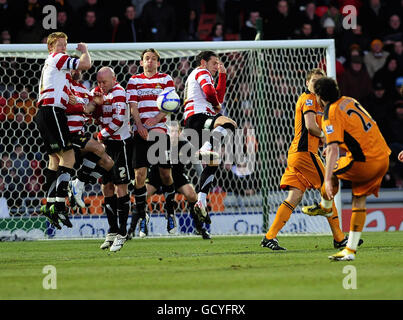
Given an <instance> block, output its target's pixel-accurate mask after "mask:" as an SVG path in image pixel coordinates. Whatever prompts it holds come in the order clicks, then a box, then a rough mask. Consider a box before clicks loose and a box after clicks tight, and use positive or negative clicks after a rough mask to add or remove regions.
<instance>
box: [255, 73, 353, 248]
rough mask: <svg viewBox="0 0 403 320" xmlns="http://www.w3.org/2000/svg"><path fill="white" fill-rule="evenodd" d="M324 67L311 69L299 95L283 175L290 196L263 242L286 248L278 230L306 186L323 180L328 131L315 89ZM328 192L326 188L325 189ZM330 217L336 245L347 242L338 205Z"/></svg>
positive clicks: (273, 246) (285, 187) (319, 183)
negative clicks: (321, 147) (322, 143)
mask: <svg viewBox="0 0 403 320" xmlns="http://www.w3.org/2000/svg"><path fill="white" fill-rule="evenodd" d="M324 76H325V73H324V71H323V70H321V69H313V70H311V71H309V72H308V74H307V77H306V85H307V87H308V90H307V91H305V92H304V93H303V94H302V95H301V96H300V97H299V99H298V101H297V104H296V111H295V136H294V140H293V141H292V143H291V146H290V148H289V150H288V159H287V168H286V169H285V172H284V174H283V176H282V178H281V182H280V187H281V188H282V189H285V190H288V196H287V199H286V200H285V201H284V202H283V203H282V204H281V205H280V207H279V208H278V210H277V213H276V217H275V219H274V221H273V223H272V224H271V226H270V229H269V231H268V232H267V233H266V235H265V237H264V238H263V240H262V241H261V246H262V247H265V248H269V249H272V250H285V248H283V247H281V246H280V245H279V244H278V240H277V238H276V237H277V234H278V232H279V231H280V230H281V229H282V228H283V227H284V225H285V224H286V222H287V221H288V219H289V218H290V216H291V214H292V212H293V211H294V209H295V207H296V206H297V205H298V204H299V203H300V202H301V200H302V197H303V195H304V192H305V190H307V189H320V188H321V187H322V184H323V177H324V166H323V164H322V161H321V159H320V157H319V155H318V148H319V145H320V140H321V139H323V137H324V134H323V132H322V131H321V129H320V127H319V125H318V123H321V118H322V113H323V109H322V108H321V107H320V105H319V104H318V103H317V102H316V98H315V95H314V94H313V93H312V91H313V85H314V84H315V82H316V81H317V80H318V79H320V78H322V77H324ZM323 192H324V190H323ZM333 207H334V210H333V211H332V212H331V213H330V214H329V217H327V219H328V222H329V225H330V228H331V230H332V233H333V238H334V247H335V248H342V247H344V246H345V245H346V243H347V238H345V237H344V234H343V232H342V231H341V230H340V226H339V219H338V215H337V209H336V207H335V206H333Z"/></svg>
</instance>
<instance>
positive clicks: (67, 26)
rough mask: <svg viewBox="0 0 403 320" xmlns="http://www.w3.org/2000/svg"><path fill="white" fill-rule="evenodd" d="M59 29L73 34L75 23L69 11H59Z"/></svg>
mask: <svg viewBox="0 0 403 320" xmlns="http://www.w3.org/2000/svg"><path fill="white" fill-rule="evenodd" d="M57 31H59V32H64V33H65V34H67V35H71V34H73V24H72V23H71V21H70V15H69V14H68V13H67V11H57Z"/></svg>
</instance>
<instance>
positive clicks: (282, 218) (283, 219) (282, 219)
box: [266, 201, 294, 239]
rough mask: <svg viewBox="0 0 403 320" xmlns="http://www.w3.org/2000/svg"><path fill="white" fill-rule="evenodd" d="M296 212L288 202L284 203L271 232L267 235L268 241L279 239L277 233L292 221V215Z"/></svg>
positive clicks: (279, 208)
mask: <svg viewBox="0 0 403 320" xmlns="http://www.w3.org/2000/svg"><path fill="white" fill-rule="evenodd" d="M293 211H294V207H293V206H292V205H291V204H289V203H288V202H287V201H284V202H283V203H282V204H281V205H280V206H279V207H278V210H277V213H276V217H275V218H274V221H273V223H272V224H271V226H270V229H269V231H267V233H266V238H267V239H273V238H275V237H277V233H278V232H279V231H280V230H281V229H282V228H283V227H284V225H285V224H286V223H287V221H288V219H290V216H291V213H292V212H293Z"/></svg>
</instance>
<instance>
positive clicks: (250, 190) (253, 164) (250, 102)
mask: <svg viewBox="0 0 403 320" xmlns="http://www.w3.org/2000/svg"><path fill="white" fill-rule="evenodd" d="M88 47H89V51H90V54H91V57H92V59H93V61H94V62H93V67H92V68H91V69H90V70H89V71H87V72H84V73H83V81H84V82H83V83H84V85H85V86H87V87H88V88H92V87H94V86H95V85H96V72H97V70H98V69H99V68H100V67H101V66H110V67H111V68H113V69H114V71H115V73H116V75H117V80H118V82H120V84H121V85H122V86H123V87H126V85H127V82H128V80H129V78H130V77H131V75H133V74H135V73H140V72H142V68H141V67H140V65H139V58H140V54H141V52H142V51H143V50H144V49H146V48H149V47H153V48H155V49H157V50H158V51H159V53H160V55H161V58H162V59H161V66H160V71H161V72H166V73H168V74H170V75H171V76H172V78H173V79H174V82H175V86H176V89H177V92H178V93H179V94H180V96H181V97H182V98H183V94H184V84H185V81H186V79H187V76H188V75H189V73H190V72H191V71H192V70H193V68H194V67H195V66H194V63H195V57H196V55H197V54H198V53H199V52H200V51H201V50H213V51H215V52H216V53H218V54H219V58H220V60H221V61H222V62H223V63H224V66H225V67H226V69H227V91H226V95H225V101H224V103H223V111H222V113H223V114H224V115H227V116H229V117H230V118H232V119H234V120H235V121H236V122H237V124H238V129H240V130H239V131H238V133H240V135H238V140H239V141H240V143H241V145H242V148H241V152H240V153H241V154H237V157H235V159H234V161H233V162H232V163H229V162H228V161H227V162H225V163H222V164H221V165H220V167H219V170H218V173H217V176H216V177H217V179H216V183H215V184H214V185H215V187H214V189H213V190H212V191H211V192H210V194H209V196H208V205H209V210H210V216H211V220H212V224H211V225H210V226H209V230H210V232H211V234H213V235H218V234H223V235H230V234H261V233H263V232H266V231H267V229H268V227H269V226H270V223H271V222H272V221H273V218H274V216H275V213H276V210H277V207H278V206H279V205H280V204H281V202H282V201H283V200H284V199H285V197H286V193H285V192H284V191H281V190H280V189H279V182H280V178H281V175H282V174H283V172H284V169H285V167H286V160H287V151H288V147H289V145H290V142H291V140H292V139H293V135H294V132H293V130H294V112H295V103H296V101H297V99H298V97H299V95H300V94H301V93H302V92H303V91H304V90H305V76H306V72H307V71H308V70H310V69H312V68H316V67H325V68H326V69H327V73H328V75H330V76H333V77H334V76H335V67H334V63H335V62H334V61H335V60H334V44H333V41H331V40H313V41H298V40H295V41H241V42H240V41H237V42H232V41H228V42H219V43H215V42H186V43H153V44H147V43H143V44H142V43H136V44H90V45H89V46H88ZM74 49H75V45H74V44H69V45H68V51H69V53H74ZM47 54H48V53H47V50H46V46H45V45H42V44H40V45H2V46H0V61H1V67H2V70H3V72H2V73H1V75H0V95H1V96H0V108H1V109H0V110H1V112H0V121H1V122H0V153H1V175H0V197H1V199H2V202H1V204H2V205H1V207H0V210H1V212H2V213H3V214H2V218H0V236H3V237H22V238H24V237H25V238H52V237H56V238H63V237H65V238H71V237H75V238H77V237H103V236H105V234H106V233H107V230H108V224H107V219H106V217H105V215H104V214H103V212H104V210H103V196H102V192H101V186H100V184H99V183H97V184H94V185H87V186H86V189H85V193H84V195H85V202H86V205H87V207H86V208H84V209H80V210H75V211H72V212H71V215H72V223H73V228H71V229H67V228H66V227H63V229H62V230H55V229H53V228H52V227H51V226H50V225H49V223H48V222H47V221H46V219H45V218H44V217H42V216H41V215H40V214H39V209H40V206H41V204H42V203H43V202H44V198H45V194H44V192H43V184H44V174H43V172H44V169H45V168H46V166H47V160H48V159H47V156H45V155H44V150H42V148H41V139H40V137H39V132H38V130H37V129H36V126H35V124H34V122H33V121H32V119H33V116H34V115H35V113H36V107H35V102H36V99H37V97H38V82H39V79H40V73H41V68H42V66H43V63H44V59H45V58H46V57H47ZM182 119H183V108H181V110H180V111H179V112H177V113H175V114H172V116H171V121H178V122H179V123H180V122H181V121H182ZM87 130H88V131H89V132H96V131H97V127H96V126H95V124H90V125H89V126H88V129H87ZM186 168H187V170H188V171H187V174H188V176H189V177H190V179H191V181H192V183H193V184H194V185H196V184H197V179H198V174H197V170H195V169H194V168H193V167H192V165H191V164H189V165H187V167H186ZM319 197H320V195H319V193H318V192H317V191H309V192H307V193H306V194H305V196H304V199H303V201H302V203H301V205H306V204H310V203H312V201H314V200H315V199H316V200H317V199H318V198H319ZM133 199H134V197H133ZM175 200H176V203H177V207H176V220H177V223H178V234H181V235H182V234H183V235H186V234H192V233H193V232H194V225H193V221H192V219H191V218H190V216H189V212H188V205H187V201H186V199H185V198H184V197H183V196H182V195H176V199H175ZM163 203H164V199H163V196H162V195H159V194H157V195H154V196H153V197H152V198H151V199H150V200H149V205H148V211H149V213H150V214H151V219H150V225H149V230H150V236H158V235H167V234H168V233H167V231H166V220H165V218H164V214H163V212H164V207H163ZM132 207H133V208H134V206H132ZM300 208H301V207H298V208H296V210H295V212H294V214H293V215H292V216H291V218H290V220H289V222H288V223H287V225H286V226H285V228H284V229H283V230H282V232H283V233H328V232H330V229H329V226H328V224H327V221H326V219H325V218H322V217H308V216H306V215H303V214H302V213H301V211H300ZM7 213H8V215H9V217H6V216H7ZM129 223H130V218H129Z"/></svg>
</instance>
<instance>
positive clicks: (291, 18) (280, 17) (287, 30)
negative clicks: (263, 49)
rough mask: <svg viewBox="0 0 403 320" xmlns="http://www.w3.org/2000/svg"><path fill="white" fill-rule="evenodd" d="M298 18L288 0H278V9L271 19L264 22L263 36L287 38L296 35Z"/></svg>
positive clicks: (274, 38) (277, 38)
mask: <svg viewBox="0 0 403 320" xmlns="http://www.w3.org/2000/svg"><path fill="white" fill-rule="evenodd" d="M296 28H297V19H296V17H295V15H294V14H293V13H292V11H291V10H290V8H289V4H288V1H286V0H280V1H278V2H277V10H276V12H275V13H274V14H273V17H272V18H270V19H269V21H268V22H267V23H266V20H265V23H264V26H263V29H264V32H263V37H264V38H265V39H273V40H285V39H291V38H292V37H293V36H294V33H295V30H296Z"/></svg>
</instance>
